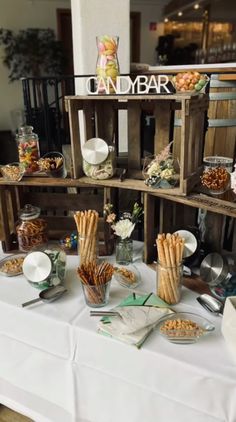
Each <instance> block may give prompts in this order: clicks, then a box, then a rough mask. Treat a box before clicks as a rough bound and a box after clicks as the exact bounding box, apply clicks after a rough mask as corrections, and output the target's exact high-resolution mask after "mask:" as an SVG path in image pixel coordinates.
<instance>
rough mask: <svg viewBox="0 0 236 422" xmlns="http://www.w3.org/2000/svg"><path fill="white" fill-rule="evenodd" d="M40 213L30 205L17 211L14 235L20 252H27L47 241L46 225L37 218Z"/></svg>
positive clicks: (41, 219)
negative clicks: (15, 234) (17, 217)
mask: <svg viewBox="0 0 236 422" xmlns="http://www.w3.org/2000/svg"><path fill="white" fill-rule="evenodd" d="M40 212H41V210H40V208H38V207H34V206H32V205H31V204H26V205H25V206H24V208H22V209H21V210H20V211H19V221H18V222H17V223H16V233H17V240H18V246H19V250H20V251H24V252H27V251H29V250H31V249H32V248H34V247H35V246H37V245H40V244H42V243H46V242H47V241H48V237H47V223H46V221H45V220H44V219H43V218H39V216H40Z"/></svg>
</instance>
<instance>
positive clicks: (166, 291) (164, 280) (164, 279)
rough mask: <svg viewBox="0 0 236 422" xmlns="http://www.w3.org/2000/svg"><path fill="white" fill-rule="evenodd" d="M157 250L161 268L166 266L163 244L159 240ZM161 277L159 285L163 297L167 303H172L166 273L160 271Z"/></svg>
mask: <svg viewBox="0 0 236 422" xmlns="http://www.w3.org/2000/svg"><path fill="white" fill-rule="evenodd" d="M157 248H158V258H159V261H160V264H161V265H163V266H166V257H165V251H164V248H163V242H162V240H161V239H159V240H157ZM161 274H162V276H161V277H160V280H159V281H160V283H161V285H162V286H163V293H164V296H165V298H166V301H167V302H168V303H171V301H172V293H171V290H170V288H169V283H168V277H167V273H166V272H165V271H164V270H162V271H161Z"/></svg>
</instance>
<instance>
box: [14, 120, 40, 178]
mask: <svg viewBox="0 0 236 422" xmlns="http://www.w3.org/2000/svg"><path fill="white" fill-rule="evenodd" d="M16 141H17V144H18V153H19V161H20V163H22V164H23V165H24V168H25V173H26V174H27V173H28V174H31V173H34V172H36V171H38V170H39V167H38V164H37V160H38V159H39V156H40V153H39V142H38V135H37V134H36V133H33V126H22V127H21V128H20V129H19V133H18V135H17V137H16Z"/></svg>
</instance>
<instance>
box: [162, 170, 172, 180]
mask: <svg viewBox="0 0 236 422" xmlns="http://www.w3.org/2000/svg"><path fill="white" fill-rule="evenodd" d="M174 173H175V172H174V169H168V168H167V169H165V170H163V171H162V172H161V174H160V176H161V178H162V179H166V180H169V179H171V178H172V176H173V174H174Z"/></svg>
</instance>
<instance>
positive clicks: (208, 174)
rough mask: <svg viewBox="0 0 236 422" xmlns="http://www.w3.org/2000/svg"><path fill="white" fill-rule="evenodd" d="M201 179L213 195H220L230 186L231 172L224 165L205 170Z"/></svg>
mask: <svg viewBox="0 0 236 422" xmlns="http://www.w3.org/2000/svg"><path fill="white" fill-rule="evenodd" d="M200 179H201V184H202V186H204V187H205V188H206V189H207V190H208V192H209V193H210V194H212V195H220V194H222V193H224V192H226V191H227V190H228V189H229V187H230V173H229V172H228V171H227V169H226V168H225V167H222V166H219V167H213V168H208V169H207V170H204V172H203V174H202V176H200Z"/></svg>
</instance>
